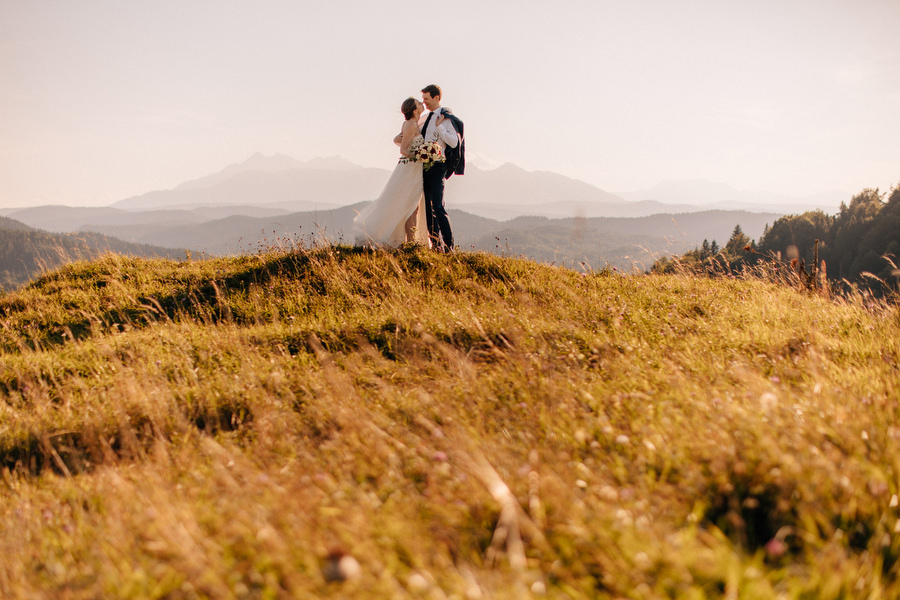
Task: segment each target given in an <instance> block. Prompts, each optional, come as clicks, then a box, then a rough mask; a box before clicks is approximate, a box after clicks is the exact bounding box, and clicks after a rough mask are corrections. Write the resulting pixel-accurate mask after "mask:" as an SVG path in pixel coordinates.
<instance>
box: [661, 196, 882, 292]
mask: <svg viewBox="0 0 900 600" xmlns="http://www.w3.org/2000/svg"><path fill="white" fill-rule="evenodd" d="M885 197H887V200H885ZM817 241H818V243H817ZM898 255H900V187H897V188H894V189H893V190H892V191H891V193H890V196H888V194H887V193H880V192H879V191H878V190H877V189H866V190H863V191H862V192H860V193H859V194H857V195H856V196H854V197H853V198H852V199H851V200H850V203H849V204H844V203H842V204H841V208H840V212H839V213H838V214H837V215H833V216H832V215H827V214H825V213H824V212H822V211H811V212H806V213H803V214H801V215H788V216H784V217H781V218H780V219H778V220H776V221H775V222H774V223H773V224H772V226H771V227H766V229H765V231H764V232H763V235H762V237H761V238H760V239H759V241H758V242H756V241H754V240H752V239H750V238H749V237H748V236H747V235H746V234H744V232H743V231H742V230H741V227H740V225H738V226H736V227H735V229H734V231H733V232H732V234H731V237H730V238H729V240H728V242H727V243H726V244H725V246H724V247H723V248H720V247H719V246H718V244H717V242H716V241H715V240H713V241H712V242H711V243H710V242H704V243H703V245H702V246H700V247H699V248H696V249H694V250H692V251H690V252H688V253H686V254H685V255H684V256H682V257H681V259H680V260H678V261H670V260H663V261H659V262H657V263H656V264H655V265H654V268H655V269H656V270H663V271H664V270H672V269H674V268H675V264H676V263H678V264H681V265H682V266H687V267H690V268H700V269H710V270H713V271H716V270H720V269H722V268H723V267H724V268H727V269H728V270H735V269H740V268H742V267H743V266H752V265H756V264H758V263H759V262H760V261H768V260H773V259H775V260H778V261H783V262H785V263H791V268H792V269H793V270H795V271H797V272H799V271H804V272H807V273H813V272H818V274H819V276H820V277H822V278H823V279H826V278H827V281H829V282H830V283H831V284H840V285H846V284H851V285H859V286H863V287H868V288H870V289H871V290H872V291H874V292H876V293H879V294H880V293H884V292H885V291H886V290H888V289H894V290H896V289H897V281H898V276H900V271H898V268H897V265H898V260H897V257H898ZM817 258H818V260H817ZM792 261H793V262H792Z"/></svg>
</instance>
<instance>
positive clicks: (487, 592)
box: [0, 247, 900, 598]
mask: <svg viewBox="0 0 900 600" xmlns="http://www.w3.org/2000/svg"><path fill="white" fill-rule="evenodd" d="M0 316H2V328H0V348H2V352H3V353H2V354H0V392H2V397H3V402H0V459H2V461H3V465H4V470H3V481H4V485H3V487H2V490H3V491H2V492H0V494H2V502H0V514H2V517H0V540H2V542H0V544H2V548H0V549H2V553H3V557H4V560H3V561H2V562H0V595H2V596H3V597H9V598H32V597H50V598H53V597H60V598H63V597H64V598H101V597H122V598H196V597H200V598H295V597H296V598H305V597H341V598H371V597H378V598H382V597H384V598H413V597H426V598H443V597H447V598H453V597H457V598H523V597H530V596H534V597H541V596H544V597H550V598H569V597H575V598H593V597H600V598H669V597H677V598H719V597H729V598H769V597H771V598H780V597H783V598H849V597H868V598H879V597H881V598H891V597H896V596H897V595H898V593H900V583H898V580H897V579H898V569H900V567H898V559H900V523H898V516H900V513H898V511H900V507H898V500H897V498H898V493H900V489H898V488H900V478H898V467H900V465H898V461H900V459H898V458H897V457H898V456H900V452H898V450H900V448H898V445H900V425H898V423H897V417H898V400H900V392H898V381H900V377H898V375H900V311H898V309H897V307H896V306H892V305H890V304H877V305H871V303H869V304H867V303H865V302H863V301H862V300H861V299H860V298H859V297H851V298H848V299H837V300H834V299H824V298H821V297H818V296H814V295H810V294H808V293H803V292H799V291H797V290H795V289H790V288H786V287H780V286H776V285H771V284H767V283H765V282H762V281H758V280H752V279H750V280H742V279H737V278H721V279H718V280H709V279H702V278H694V277H689V276H656V275H653V276H628V277H622V276H618V275H615V274H611V273H608V272H600V273H590V274H586V275H581V274H577V273H575V272H572V271H570V270H566V269H561V268H553V267H548V266H542V265H538V264H535V263H532V262H529V261H524V260H516V259H510V258H499V257H494V256H490V255H486V254H481V253H460V254H455V255H449V256H445V255H435V254H432V253H429V252H427V251H424V250H420V249H415V248H408V249H402V250H399V251H393V252H380V251H378V252H374V251H369V250H363V249H356V248H346V247H328V248H322V249H317V250H296V251H277V252H270V253H264V254H261V255H259V256H253V257H242V258H229V259H215V260H203V261H185V262H181V263H178V262H173V261H150V260H140V259H127V258H122V257H118V256H113V255H110V256H107V257H105V258H103V259H100V260H98V261H94V262H89V263H78V264H76V265H72V266H70V267H66V268H64V269H61V270H59V271H56V272H54V273H51V274H48V275H46V276H44V277H43V278H41V279H40V280H38V281H37V282H35V283H34V284H32V285H31V286H29V287H27V288H25V289H23V290H21V291H19V292H17V293H15V294H10V295H7V296H5V297H4V298H2V300H0ZM341 553H346V554H347V555H349V556H352V557H353V559H354V560H355V561H356V563H357V564H358V566H359V569H358V574H356V573H354V572H352V571H349V572H348V574H349V575H350V577H349V579H347V580H346V581H343V582H337V581H333V580H334V579H335V577H336V575H335V573H336V571H335V570H334V569H333V568H332V567H331V566H330V561H331V558H329V556H331V557H332V558H337V557H339V556H340V555H341ZM351 566H352V565H351Z"/></svg>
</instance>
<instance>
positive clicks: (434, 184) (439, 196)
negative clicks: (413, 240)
mask: <svg viewBox="0 0 900 600" xmlns="http://www.w3.org/2000/svg"><path fill="white" fill-rule="evenodd" d="M444 171H445V168H444V163H442V162H439V163H434V164H432V165H431V168H430V169H428V170H427V171H425V172H424V173H423V175H422V185H423V187H424V188H425V221H426V223H427V224H428V235H429V236H430V237H431V247H432V248H434V249H435V250H440V249H441V237H443V238H444V245H445V246H446V249H447V250H452V249H453V231H452V230H451V229H450V218H449V217H448V216H447V211H446V210H445V209H444Z"/></svg>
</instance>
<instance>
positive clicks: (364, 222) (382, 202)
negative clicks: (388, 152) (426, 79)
mask: <svg viewBox="0 0 900 600" xmlns="http://www.w3.org/2000/svg"><path fill="white" fill-rule="evenodd" d="M422 110H423V108H422V103H421V102H419V101H418V100H416V99H415V98H407V99H406V100H404V101H403V104H402V105H401V106H400V111H401V112H402V113H403V117H404V118H405V119H406V120H405V121H404V122H403V128H402V129H401V130H400V154H401V156H400V162H399V163H398V164H397V166H396V168H395V169H394V172H393V173H392V174H391V178H390V179H389V180H388V182H387V185H385V186H384V190H383V191H382V192H381V195H380V196H378V198H376V200H375V202H373V203H372V204H370V205H368V206H366V207H365V208H363V209H362V210H361V211H360V212H359V214H357V215H356V218H354V219H353V226H354V231H355V233H356V241H357V243H358V244H373V245H385V246H399V245H401V244H403V243H405V242H415V243H418V244H423V245H428V244H429V240H428V227H427V225H426V222H425V195H424V192H423V191H422V163H420V162H416V161H415V159H413V158H411V156H410V147H411V146H412V145H413V143H414V142H416V140H417V138H418V139H421V138H422V134H421V133H419V125H418V122H419V115H421V114H422Z"/></svg>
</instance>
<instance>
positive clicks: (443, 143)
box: [419, 108, 459, 150]
mask: <svg viewBox="0 0 900 600" xmlns="http://www.w3.org/2000/svg"><path fill="white" fill-rule="evenodd" d="M441 110H442V109H441V108H438V111H441ZM430 114H431V113H428V114H426V115H423V116H424V119H422V121H421V122H420V123H419V128H420V129H421V127H422V125H424V124H425V121H426V120H428V115H430ZM439 114H440V112H437V113H436V114H435V115H434V116H433V117H431V120H430V121H428V129H426V130H425V132H424V133H423V134H422V136H423V137H424V138H425V141H426V142H434V141H436V142H437V143H438V145H439V146H440V147H441V150H443V149H444V148H446V147H447V146H450V147H451V148H456V145H457V144H459V134H458V133H456V130H455V129H453V126H452V125H450V121H449V120H447V119H445V120H444V122H443V123H441V124H440V125H437V124H436V121H437V118H438V115H439ZM435 133H436V134H437V137H436V138H435Z"/></svg>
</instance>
